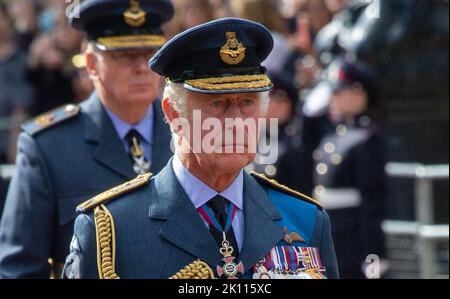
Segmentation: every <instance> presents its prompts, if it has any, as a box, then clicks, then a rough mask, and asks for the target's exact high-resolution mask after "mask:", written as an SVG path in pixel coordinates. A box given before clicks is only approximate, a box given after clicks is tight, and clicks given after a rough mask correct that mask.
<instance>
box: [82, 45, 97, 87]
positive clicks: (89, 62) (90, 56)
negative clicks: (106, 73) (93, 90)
mask: <svg viewBox="0 0 450 299" xmlns="http://www.w3.org/2000/svg"><path fill="white" fill-rule="evenodd" d="M84 57H85V59H86V71H87V73H88V75H89V79H91V80H92V81H97V80H98V78H99V76H98V70H97V68H98V59H97V56H96V55H95V53H93V52H91V51H87V52H86V53H85V54H84Z"/></svg>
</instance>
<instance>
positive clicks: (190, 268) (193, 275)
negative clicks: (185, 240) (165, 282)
mask: <svg viewBox="0 0 450 299" xmlns="http://www.w3.org/2000/svg"><path fill="white" fill-rule="evenodd" d="M169 279H215V277H214V272H213V271H212V269H211V268H210V267H209V266H208V264H207V263H205V262H202V261H200V260H196V261H194V262H193V263H191V264H189V265H187V266H186V267H184V268H183V269H181V270H180V271H179V272H178V273H176V274H175V275H173V276H171V277H169Z"/></svg>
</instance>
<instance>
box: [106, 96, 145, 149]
mask: <svg viewBox="0 0 450 299" xmlns="http://www.w3.org/2000/svg"><path fill="white" fill-rule="evenodd" d="M105 110H106V113H107V114H108V116H109V118H110V119H111V121H112V123H113V125H114V127H115V128H116V131H117V133H118V134H119V137H120V139H121V140H124V139H125V137H126V136H127V134H128V132H129V131H130V130H131V129H136V130H137V131H138V132H139V134H141V136H142V137H143V138H144V140H145V141H146V142H147V143H148V144H152V139H153V115H154V112H153V105H150V106H149V107H148V110H147V114H146V115H145V117H144V118H143V119H142V120H141V121H140V122H138V123H137V124H135V125H133V126H132V125H130V124H129V123H127V122H125V121H123V120H122V119H121V118H119V117H118V116H117V115H115V114H114V113H113V112H111V111H110V110H109V109H108V108H106V107H105Z"/></svg>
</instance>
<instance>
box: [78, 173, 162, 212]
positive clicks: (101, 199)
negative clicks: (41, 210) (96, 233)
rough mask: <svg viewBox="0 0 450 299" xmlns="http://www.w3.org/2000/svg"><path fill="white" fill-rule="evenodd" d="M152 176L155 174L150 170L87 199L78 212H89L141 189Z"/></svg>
mask: <svg viewBox="0 0 450 299" xmlns="http://www.w3.org/2000/svg"><path fill="white" fill-rule="evenodd" d="M152 176H153V174H152V173H150V172H149V173H146V174H143V175H139V176H138V177H137V178H135V179H134V180H131V181H129V182H126V183H124V184H122V185H120V186H117V187H114V188H112V189H110V190H108V191H106V192H103V193H101V194H99V195H97V196H95V197H93V198H91V199H89V200H88V201H85V202H84V203H82V204H80V205H79V206H78V207H77V212H80V213H88V212H90V211H91V210H92V209H94V208H95V207H97V206H99V205H101V204H106V203H108V202H110V201H111V200H113V199H116V198H118V197H121V196H123V195H125V194H128V193H129V192H131V191H134V190H137V189H140V188H142V187H144V186H145V185H146V184H147V183H148V182H149V181H150V178H151V177H152Z"/></svg>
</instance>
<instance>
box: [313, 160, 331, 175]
mask: <svg viewBox="0 0 450 299" xmlns="http://www.w3.org/2000/svg"><path fill="white" fill-rule="evenodd" d="M316 171H317V173H318V174H320V175H325V174H327V172H328V166H327V165H326V164H325V163H319V164H318V165H317V167H316Z"/></svg>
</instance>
